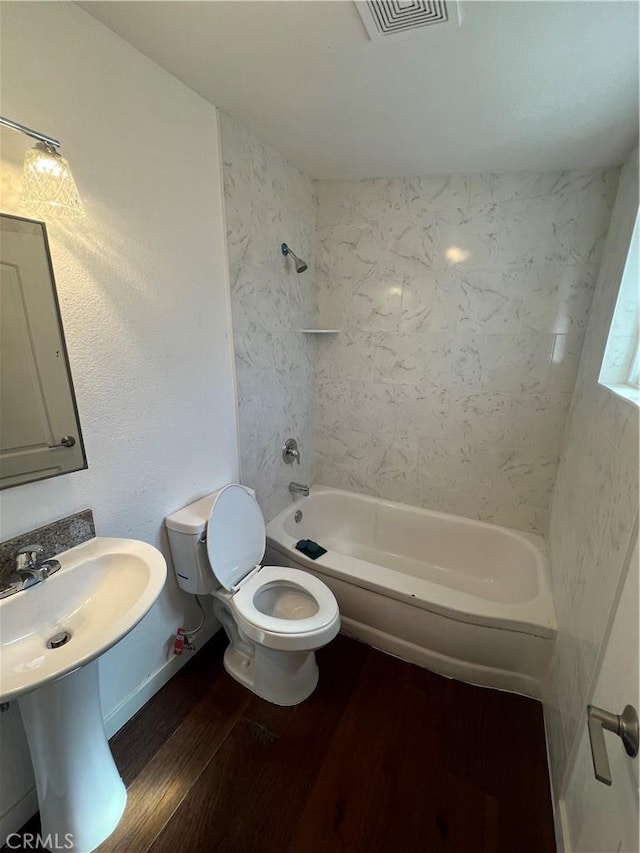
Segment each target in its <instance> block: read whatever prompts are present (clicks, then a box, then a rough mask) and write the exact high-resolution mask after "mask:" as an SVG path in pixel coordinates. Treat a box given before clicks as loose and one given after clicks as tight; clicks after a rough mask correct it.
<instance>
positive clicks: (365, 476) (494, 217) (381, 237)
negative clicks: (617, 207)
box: [316, 168, 619, 532]
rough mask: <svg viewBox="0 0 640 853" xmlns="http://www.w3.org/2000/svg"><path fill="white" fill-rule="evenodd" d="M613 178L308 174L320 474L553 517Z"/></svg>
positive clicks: (426, 502)
mask: <svg viewBox="0 0 640 853" xmlns="http://www.w3.org/2000/svg"><path fill="white" fill-rule="evenodd" d="M618 173H619V170H618V169H617V168H613V169H604V170H597V171H586V172H583V171H580V172H562V173H533V172H532V173H521V174H503V175H493V174H476V175H452V176H449V177H424V178H416V179H414V180H408V179H388V180H387V179H375V180H362V181H318V182H316V188H317V192H318V228H317V256H316V286H317V295H318V309H319V322H320V324H321V325H322V326H331V327H333V326H335V327H338V328H340V329H342V333H341V334H340V335H339V336H336V337H332V338H331V339H323V340H321V341H319V343H318V356H317V368H316V388H317V391H316V451H317V475H316V480H317V482H319V483H323V484H325V485H333V486H337V487H342V488H348V489H352V490H355V491H360V492H365V493H371V494H376V495H380V496H382V497H385V498H388V499H391V500H399V501H403V502H405V503H410V504H417V505H420V506H425V507H430V508H433V509H436V510H441V511H445V512H453V513H457V514H460V515H464V516H470V517H474V518H481V519H486V520H490V521H495V522H498V523H501V524H506V525H509V526H512V527H517V528H521V529H524V530H530V531H537V532H542V531H544V530H545V529H546V525H547V520H548V511H549V505H550V500H551V493H552V489H553V483H554V479H555V475H556V470H557V464H558V455H559V451H560V445H561V441H562V434H563V430H564V425H565V420H566V416H567V411H568V407H569V402H570V399H571V393H572V391H573V387H574V382H575V376H576V371H577V367H578V362H579V358H580V351H581V348H582V340H583V334H584V330H585V327H586V325H587V319H588V316H589V309H590V304H591V299H592V295H593V288H594V284H595V280H596V276H597V272H598V267H599V263H600V259H601V254H602V246H603V243H604V239H605V236H606V233H607V227H608V223H609V218H610V213H611V208H612V205H613V200H614V197H615V192H616V186H617V181H618Z"/></svg>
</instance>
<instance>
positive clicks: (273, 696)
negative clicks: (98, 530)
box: [165, 484, 340, 705]
mask: <svg viewBox="0 0 640 853" xmlns="http://www.w3.org/2000/svg"><path fill="white" fill-rule="evenodd" d="M165 523H166V526H167V530H168V534H169V544H170V547H171V553H172V556H173V561H174V566H175V572H176V577H177V580H178V584H179V585H180V586H181V587H182V589H184V590H185V591H186V592H190V593H193V594H196V595H205V594H211V595H212V596H213V597H214V599H215V602H214V613H215V615H216V617H217V618H218V619H219V621H220V622H221V623H222V626H223V627H224V629H225V631H226V634H227V636H228V638H229V646H228V647H227V649H226V651H225V654H224V666H225V669H226V670H227V672H228V673H229V675H231V676H232V677H233V678H235V679H236V680H237V681H239V682H240V683H241V684H244V685H245V687H248V688H249V689H250V690H252V691H253V692H254V693H256V694H257V695H258V696H260V697H261V698H263V699H267V700H268V701H270V702H274V703H275V704H277V705H297V704H298V703H299V702H302V701H303V700H304V699H306V698H307V697H308V696H309V695H310V694H311V693H313V690H314V689H315V686H316V684H317V683H318V667H317V664H316V659H315V650H316V649H319V648H321V647H322V646H324V645H326V644H327V643H329V642H330V641H331V640H332V639H333V638H334V637H335V636H336V634H337V633H338V631H339V630H340V613H339V610H338V604H337V602H336V599H335V597H334V595H333V593H332V592H331V590H330V589H329V588H328V587H327V586H326V585H325V584H323V583H322V581H320V580H318V579H317V578H315V577H313V576H312V575H309V574H307V573H306V572H303V571H300V570H299V569H290V568H286V567H283V566H262V565H260V560H261V559H262V557H263V555H264V551H265V545H266V536H265V527H264V519H263V517H262V512H261V511H260V507H259V506H258V503H257V501H256V499H255V495H254V493H253V492H252V490H251V489H248V488H246V487H245V486H240V485H237V484H231V485H228V486H225V487H224V488H222V489H219V490H218V491H217V492H214V493H213V494H212V495H208V496H207V497H205V498H202V499H201V500H199V501H196V502H195V503H192V504H189V505H188V506H186V507H184V508H183V509H181V510H179V511H178V512H175V513H173V514H172V515H170V516H168V517H167V518H166V521H165Z"/></svg>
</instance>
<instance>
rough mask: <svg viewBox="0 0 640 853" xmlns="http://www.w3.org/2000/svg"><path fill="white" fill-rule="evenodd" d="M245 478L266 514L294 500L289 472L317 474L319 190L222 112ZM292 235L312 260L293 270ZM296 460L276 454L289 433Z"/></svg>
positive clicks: (307, 479) (302, 476)
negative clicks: (286, 248) (285, 250)
mask: <svg viewBox="0 0 640 853" xmlns="http://www.w3.org/2000/svg"><path fill="white" fill-rule="evenodd" d="M220 120H221V130H222V157H223V169H224V195H225V212H226V220H227V243H228V252H229V272H230V280H231V282H230V283H231V311H232V319H233V334H234V349H235V363H236V377H237V385H238V417H239V432H240V467H241V478H242V482H243V483H244V484H246V485H248V486H251V487H252V488H254V489H256V492H257V497H258V501H259V503H260V506H261V507H262V511H263V513H264V515H265V518H266V520H267V521H269V520H270V519H271V518H273V516H274V515H277V513H278V512H279V511H280V510H281V509H282V508H283V507H284V506H286V504H287V503H288V502H289V501H290V495H289V491H288V484H289V482H290V480H292V479H293V480H297V481H299V482H303V483H311V482H313V479H314V429H313V408H314V363H315V340H314V339H313V338H312V337H311V336H309V335H303V334H302V333H301V331H300V330H301V329H303V328H308V327H312V326H314V325H315V320H316V312H317V309H316V299H315V291H314V236H315V234H314V232H315V221H316V197H315V191H314V187H313V184H312V182H311V180H310V179H309V178H307V177H306V176H305V175H304V174H302V173H301V172H300V171H299V170H298V169H297V168H295V167H294V166H292V165H291V164H290V163H288V162H287V161H286V160H284V159H283V157H281V156H280V154H278V153H277V152H276V151H274V150H273V149H270V148H268V147H267V146H265V145H263V143H262V142H260V140H258V139H256V138H255V137H254V136H252V134H250V133H249V132H248V131H247V130H245V129H244V128H242V127H241V126H240V125H238V124H236V123H235V122H234V121H232V119H230V118H229V117H228V116H226V115H224V114H221V115H220ZM283 242H285V243H288V244H289V245H290V246H291V248H292V249H293V250H294V251H295V252H296V254H297V255H299V256H300V257H302V258H304V259H305V260H306V261H307V263H308V264H309V269H308V271H307V272H305V273H301V274H296V272H295V268H294V266H293V264H292V262H291V260H290V259H289V258H284V257H283V255H282V254H281V251H280V245H281V243H283ZM289 437H294V438H296V439H297V440H298V442H299V445H300V448H301V452H302V462H301V464H300V465H299V466H298V465H294V466H288V465H285V464H284V463H283V461H282V457H281V451H282V446H283V444H284V442H285V441H286V439H287V438H289Z"/></svg>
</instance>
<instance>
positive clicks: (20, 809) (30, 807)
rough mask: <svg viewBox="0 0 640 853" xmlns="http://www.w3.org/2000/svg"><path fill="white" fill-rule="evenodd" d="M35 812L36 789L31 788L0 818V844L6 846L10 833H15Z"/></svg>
mask: <svg viewBox="0 0 640 853" xmlns="http://www.w3.org/2000/svg"><path fill="white" fill-rule="evenodd" d="M37 811H38V795H37V794H36V789H35V788H31V790H30V791H27V793H26V794H25V795H24V796H23V797H21V798H20V799H19V800H18V802H17V803H14V804H13V805H12V806H10V807H9V808H8V809H7V811H6V812H5V813H4V814H3V815H2V816H0V843H2V844H6V842H7V838H8V837H9V836H10V835H11V833H12V832H17V831H18V830H19V829H20V827H22V826H24V825H25V823H26V822H27V821H28V820H29V819H30V818H32V817H33V816H34V814H35V813H36V812H37Z"/></svg>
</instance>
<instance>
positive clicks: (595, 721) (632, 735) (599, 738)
mask: <svg viewBox="0 0 640 853" xmlns="http://www.w3.org/2000/svg"><path fill="white" fill-rule="evenodd" d="M587 725H588V729H589V741H590V742H591V757H592V759H593V772H594V773H595V776H596V779H597V780H598V782H602V783H604V784H605V785H610V784H611V768H610V767H609V756H608V755H607V745H606V743H605V741H604V732H605V729H606V731H608V732H613V733H614V734H615V735H618V737H619V738H621V740H622V743H623V745H624V748H625V750H626V753H627V755H629V756H631V758H635V756H636V755H637V754H638V741H639V730H638V713H637V711H636V709H635V708H634V707H633V706H632V705H627V706H626V707H625V709H624V711H623V712H622V713H621V714H612V713H611V712H610V711H605V710H604V709H603V708H597V707H596V706H595V705H588V706H587Z"/></svg>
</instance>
